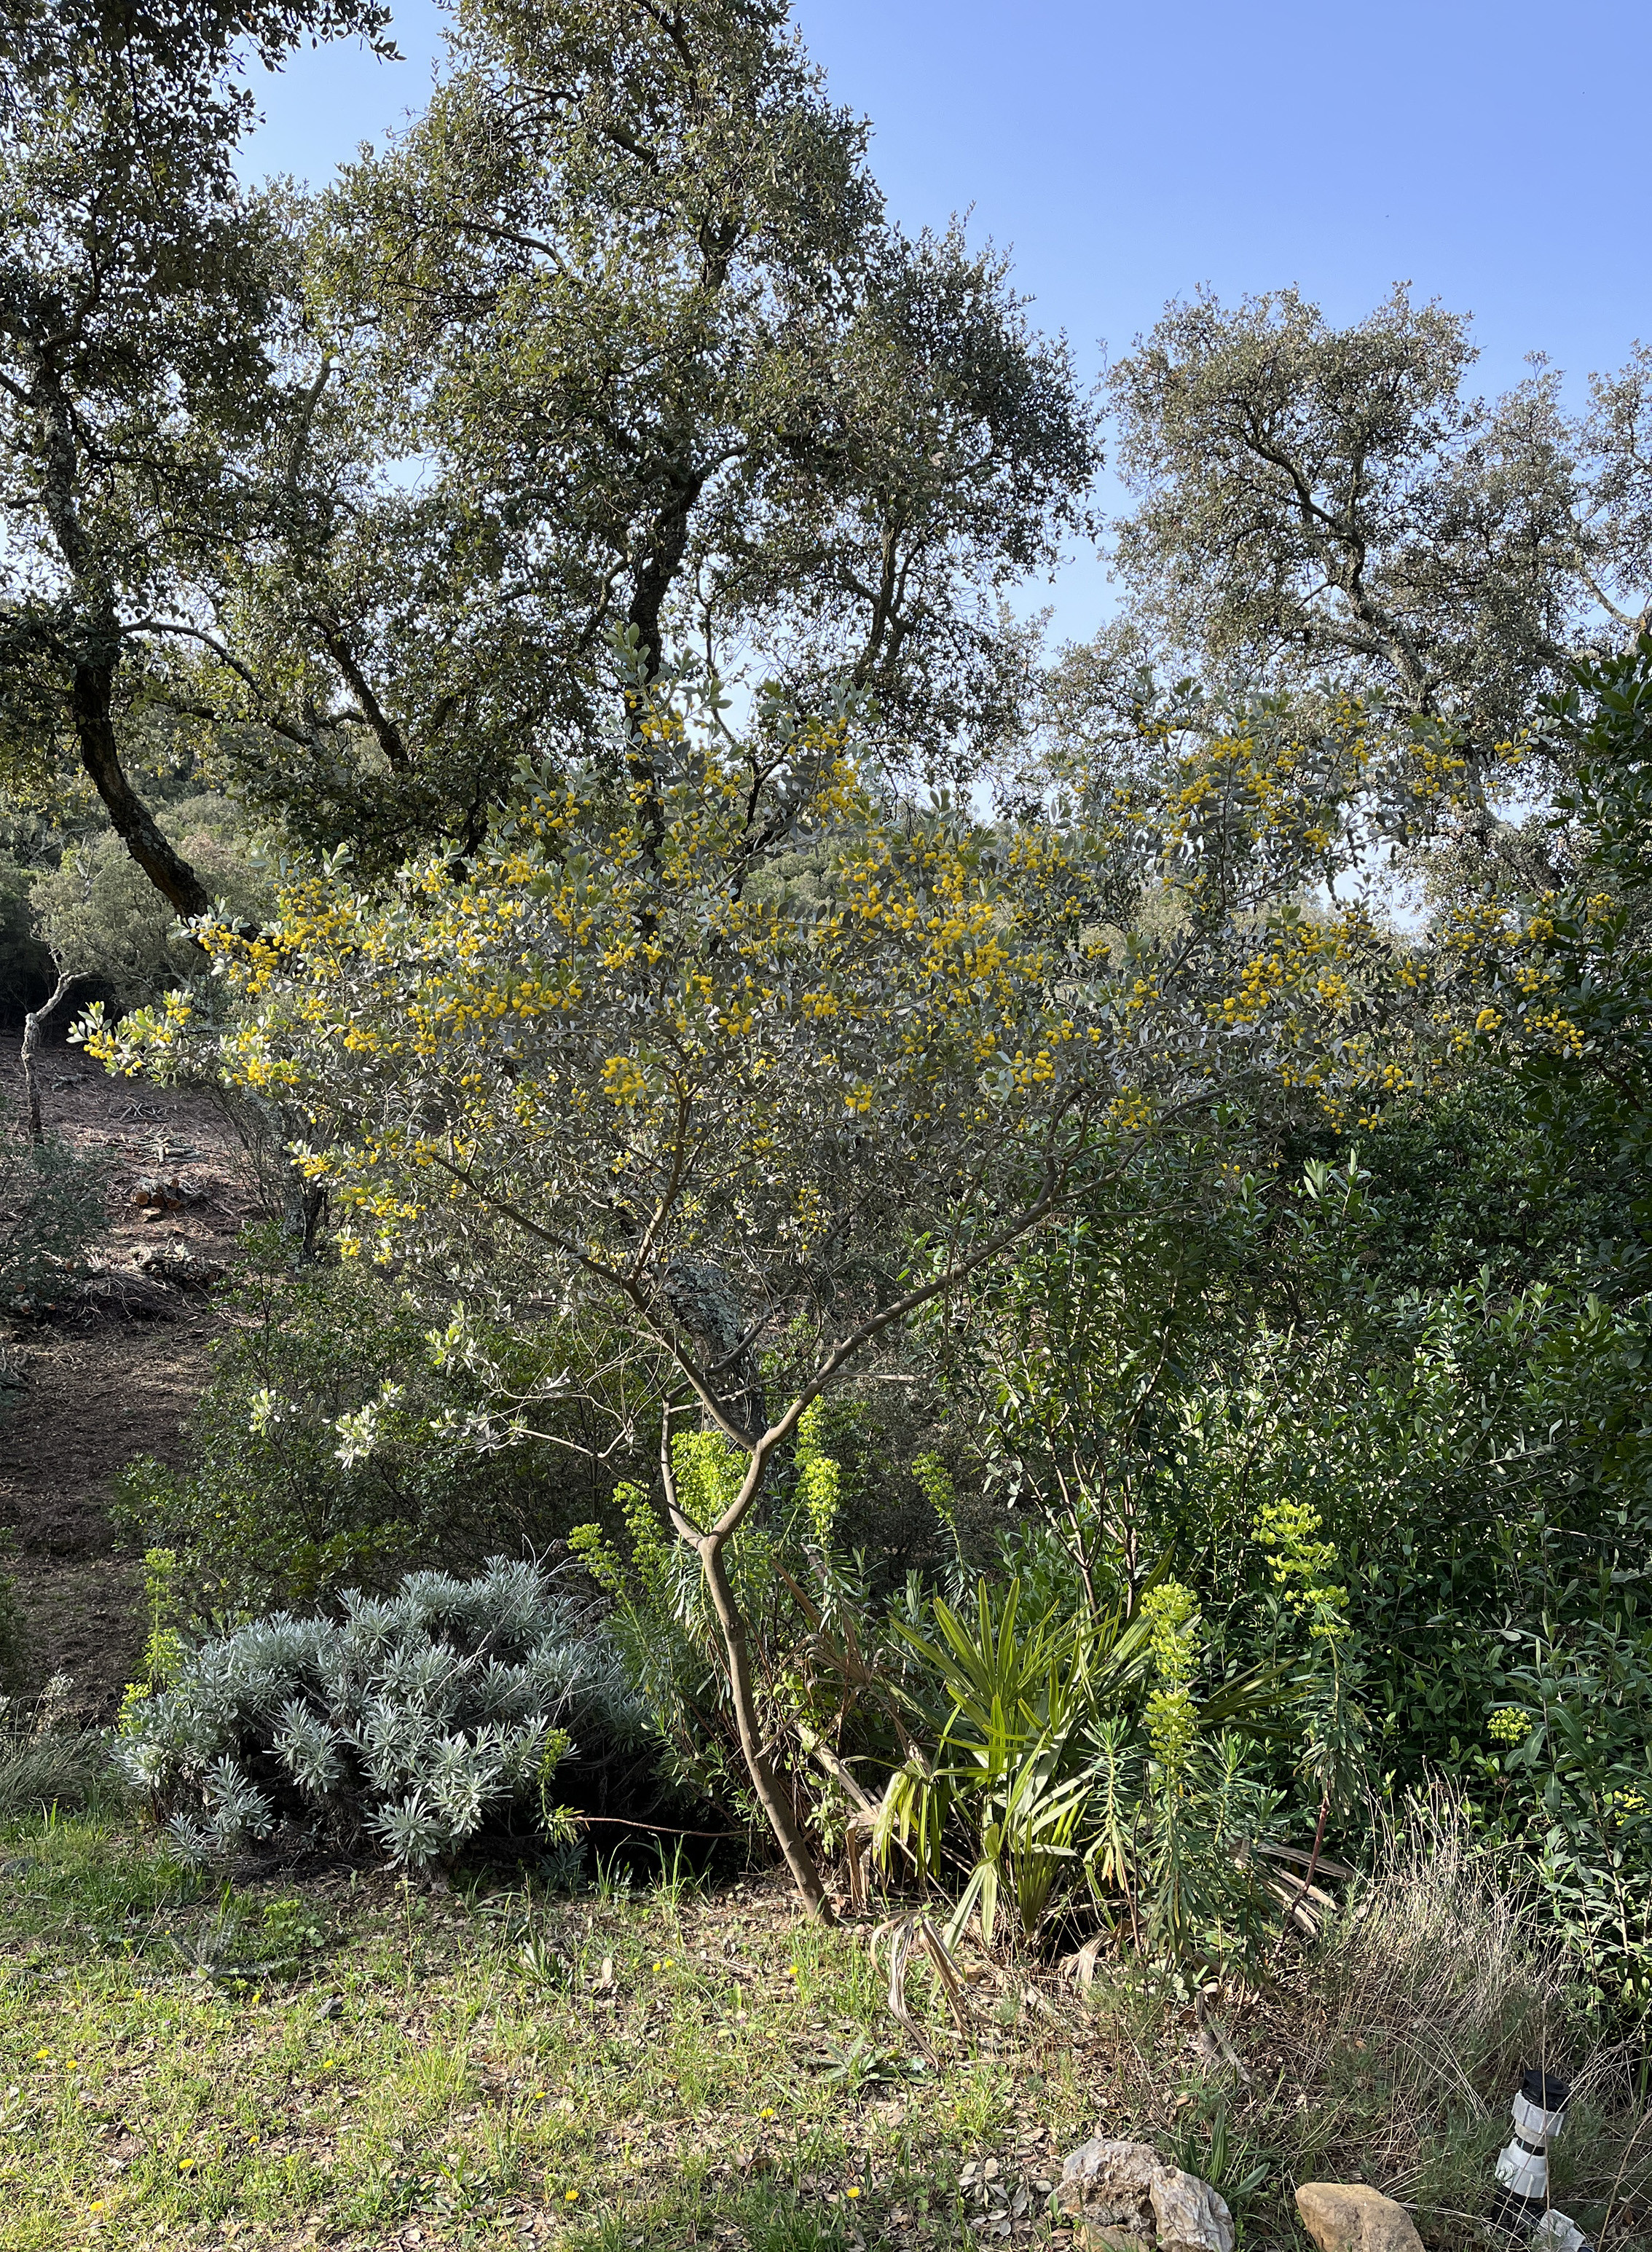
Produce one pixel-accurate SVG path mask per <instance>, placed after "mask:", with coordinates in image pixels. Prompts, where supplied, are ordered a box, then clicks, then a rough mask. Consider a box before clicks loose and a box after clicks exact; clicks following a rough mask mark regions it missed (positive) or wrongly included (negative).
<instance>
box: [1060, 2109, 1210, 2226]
mask: <svg viewBox="0 0 1652 2252" xmlns="http://www.w3.org/2000/svg"><path fill="white" fill-rule="evenodd" d="M1057 2203H1058V2204H1059V2207H1060V2208H1061V2210H1062V2211H1063V2212H1064V2213H1069V2214H1072V2218H1073V2220H1074V2221H1076V2222H1077V2223H1078V2224H1079V2234H1080V2235H1081V2237H1082V2240H1083V2242H1084V2244H1085V2246H1086V2252H1138V2248H1142V2252H1146V2248H1149V2247H1156V2248H1157V2252H1233V2245H1234V2234H1233V2220H1232V2214H1230V2213H1229V2212H1228V2209H1227V2207H1226V2206H1225V2204H1224V2203H1223V2202H1222V2200H1221V2199H1220V2198H1219V2197H1218V2195H1217V2193H1216V2192H1215V2191H1214V2190H1213V2189H1212V2188H1211V2186H1210V2184H1209V2183H1208V2182H1202V2181H1201V2180H1200V2179H1198V2176H1197V2174H1189V2173H1183V2171H1182V2169H1181V2168H1180V2166H1167V2165H1163V2163H1162V2162H1161V2160H1160V2158H1159V2155H1158V2153H1157V2151H1155V2150H1154V2149H1153V2148H1152V2147H1151V2145H1150V2144H1147V2143H1121V2142H1113V2141H1110V2140H1109V2139H1108V2138H1107V2137H1106V2136H1100V2135H1099V2136H1097V2137H1095V2138H1094V2139H1093V2141H1091V2142H1088V2143H1085V2144H1080V2146H1079V2149H1077V2150H1076V2151H1072V2153H1071V2154H1070V2156H1069V2157H1068V2158H1067V2160H1066V2163H1065V2165H1063V2167H1062V2169H1061V2186H1060V2189H1059V2192H1058V2193H1057Z"/></svg>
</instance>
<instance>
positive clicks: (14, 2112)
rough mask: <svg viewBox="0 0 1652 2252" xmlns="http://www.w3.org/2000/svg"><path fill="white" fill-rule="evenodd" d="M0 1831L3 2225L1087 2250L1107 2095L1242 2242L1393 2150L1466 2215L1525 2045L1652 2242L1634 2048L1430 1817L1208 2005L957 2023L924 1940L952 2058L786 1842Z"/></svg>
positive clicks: (1399, 2172) (979, 2016)
mask: <svg viewBox="0 0 1652 2252" xmlns="http://www.w3.org/2000/svg"><path fill="white" fill-rule="evenodd" d="M0 1838H3V1844H0V1915H3V1924H0V2087H3V2090H4V2094H3V2101H0V2252H47V2248H50V2249H51V2252H59V2248H62V2247H66V2246H72V2247H76V2248H79V2247H82V2246H86V2247H104V2246H108V2247H110V2248H120V2252H126V2248H128V2247H135V2248H144V2247H156V2248H161V2247H165V2248H169V2252H170V2248H175V2247H179V2246H185V2245H188V2246H212V2247H223V2248H232V2247H233V2248H238V2252H239V2248H254V2247H256V2248H266V2252H274V2248H286V2247H296V2246H306V2245H328V2246H335V2247H338V2248H360V2252H366V2248H368V2247H372V2248H374V2252H386V2248H389V2247H392V2246H396V2247H402V2246H407V2247H411V2246H413V2245H414V2244H417V2245H418V2246H419V2247H420V2252H424V2248H431V2247H441V2248H448V2247H460V2246H483V2245H489V2246H503V2245H524V2244H526V2245H533V2244H538V2243H542V2242H545V2241H547V2240H550V2239H554V2240H555V2241H556V2242H557V2243H558V2245H559V2248H560V2252H587V2248H589V2252H643V2248H648V2252H653V2248H659V2249H660V2252H676V2248H679V2247H681V2248H685V2252H686V2248H688V2247H690V2246H694V2247H707V2246H716V2247H724V2246H726V2247H730V2248H736V2247H738V2248H741V2252H746V2248H751V2252H872V2248H889V2252H934V2248H940V2247H943V2246H946V2247H963V2246H986V2247H993V2246H996V2245H998V2244H1000V2243H1009V2244H1010V2245H1011V2246H1015V2247H1019V2246H1023V2245H1028V2246H1039V2245H1057V2246H1059V2245H1063V2244H1065V2243H1067V2242H1070V2238H1069V2235H1068V2232H1067V2230H1066V2229H1065V2226H1064V2225H1063V2224H1062V2223H1061V2222H1060V2221H1059V2218H1058V2217H1057V2216H1055V2215H1053V2214H1052V2213H1051V2211H1050V2188H1051V2186H1052V2184H1053V2182H1054V2181H1055V2180H1056V2179H1058V2178H1059V2172H1060V2163H1061V2159H1062V2157H1063V2155H1064V2154H1065V2152H1066V2151H1069V2150H1071V2149H1072V2148H1073V2147H1074V2146H1075V2145H1076V2144H1078V2143H1079V2142H1080V2141H1082V2140H1083V2139H1084V2138H1085V2137H1086V2136H1087V2135H1089V2134H1091V2133H1093V2132H1094V2131H1095V2130H1096V2128H1097V2124H1098V2123H1102V2124H1103V2126H1104V2130H1105V2131H1107V2132H1108V2133H1112V2134H1117V2135H1122V2136H1133V2137H1141V2138H1142V2139H1144V2140H1147V2141H1149V2142H1151V2143H1153V2144H1154V2145H1155V2146H1156V2148H1157V2149H1158V2150H1159V2151H1161V2153H1162V2154H1163V2155H1164V2156H1165V2157H1166V2158H1172V2159H1174V2160H1176V2161H1177V2162H1178V2163H1180V2164H1183V2165H1187V2166H1189V2167H1190V2169H1191V2170H1192V2171H1194V2172H1199V2173H1202V2174H1204V2175H1205V2177H1206V2178H1207V2179H1213V2180H1215V2182H1216V2183H1217V2186H1218V2188H1220V2189H1222V2190H1223V2192H1224V2193H1225V2195H1226V2196H1227V2197H1228V2198H1229V2200H1230V2202H1231V2203H1232V2205H1233V2207H1234V2209H1235V2212H1236V2215H1237V2217H1238V2219H1239V2227H1240V2245H1241V2248H1242V2252H1301V2248H1302V2247H1303V2246H1304V2244H1305V2239H1304V2238H1303V2237H1302V2236H1301V2234H1300V2232H1299V2230H1298V2228H1297V2226H1296V2222H1295V2215H1294V2212H1293V2209H1292V2203H1291V2193H1292V2189H1293V2187H1294V2185H1295V2182H1296V2181H1297V2180H1299V2179H1330V2180H1338V2179H1340V2180H1349V2179H1366V2180H1370V2181H1372V2182H1374V2183H1376V2184H1377V2185H1378V2186H1381V2187H1385V2188H1388V2189H1390V2190H1391V2191H1392V2193H1395V2194H1398V2195H1399V2196H1401V2197H1403V2198H1404V2199H1406V2200H1407V2201H1408V2202H1409V2203H1411V2204H1412V2205H1413V2207H1414V2208H1415V2210H1416V2213H1417V2218H1418V2221H1419V2226H1420V2227H1421V2228H1422V2232H1423V2235H1424V2237H1425V2240H1426V2242H1427V2243H1428V2244H1430V2245H1431V2246H1434V2247H1440V2248H1459V2247H1463V2246H1467V2245H1468V2244H1471V2243H1473V2242H1475V2241H1476V2236H1475V2224H1474V2221H1473V2219H1472V2216H1473V2214H1475V2212H1477V2211H1479V2210H1482V2209H1483V2202H1484V2197H1485V2193H1486V2190H1487V2187H1488V2186H1489V2165H1490V2160H1491V2156H1492V2153H1493V2152H1494V2151H1495V2149H1496V2145H1497V2144H1498V2143H1499V2142H1500V2141H1501V2140H1502V2139H1503V2132H1504V2131H1505V2130H1504V2129H1503V2124H1502V2122H1503V2120H1505V2119H1506V2117H1507V2110H1506V2106H1507V2098H1508V2093H1509V2091H1510V2089H1512V2085H1513V2081H1514V2079H1515V2078H1517V2074H1518V2066H1519V2061H1520V2060H1521V2059H1522V2058H1523V2057H1524V2056H1525V2055H1526V2054H1527V2053H1528V2052H1531V2054H1547V2055H1550V2056H1551V2058H1553V2059H1555V2060H1557V2061H1559V2062H1560V2063H1561V2064H1562V2067H1563V2068H1566V2069H1572V2068H1574V2066H1578V2065H1581V2066H1582V2067H1583V2068H1584V2072H1585V2075H1586V2086H1585V2087H1582V2088H1580V2089H1579V2103H1578V2104H1577V2105H1576V2106H1575V2107H1574V2109H1575V2111H1576V2115H1577V2116H1576V2127H1575V2131H1574V2130H1572V2128H1570V2127H1569V2129H1568V2136H1567V2141H1568V2144H1569V2145H1570V2148H1569V2150H1568V2151H1567V2153H1566V2156H1565V2165H1564V2166H1563V2167H1562V2169H1561V2171H1560V2173H1559V2175H1558V2179H1559V2180H1560V2182H1561V2183H1562V2186H1563V2187H1564V2189H1565V2194H1566V2201H1567V2202H1568V2203H1569V2204H1570V2207H1571V2209H1572V2211H1573V2212H1574V2214H1576V2215H1577V2217H1578V2218H1579V2220H1582V2221H1586V2223H1591V2224H1594V2225H1598V2223H1599V2221H1600V2219H1601V2218H1603V2217H1605V2215H1606V2214H1607V2212H1608V2211H1609V2212H1610V2213H1611V2214H1613V2215H1614V2223H1613V2226H1614V2238H1613V2242H1614V2252H1627V2248H1628V2247H1630V2246H1635V2247H1641V2246H1643V2245H1644V2244H1645V2243H1646V2241H1647V2240H1646V2236H1645V2235H1644V2234H1643V2220H1642V2216H1643V2215H1644V2214H1645V2213H1646V2212H1647V2210H1648V2208H1649V2207H1652V2128H1649V2122H1648V2116H1647V2112H1646V2110H1645V2105H1644V2090H1643V2089H1642V2087H1641V2086H1640V2078H1639V2077H1637V2076H1636V2075H1635V2071H1634V2068H1633V2066H1634V2054H1638V2052H1637V2051H1635V2050H1634V2047H1633V2045H1630V2046H1628V2047H1624V2046H1621V2045H1620V2046H1614V2045H1613V2044H1612V2043H1611V2042H1609V2041H1608V2042H1602V2041H1601V2040H1600V2039H1599V2037H1598V2035H1597V2034H1593V2033H1591V2032H1590V2030H1589V2028H1588V2026H1586V2024H1584V2023H1582V2022H1581V2021H1579V2019H1577V2018H1576V2016H1575V2013H1574V2012H1573V2011H1572V2005H1570V2003H1569V2002H1568V2000H1567V1998H1566V1992H1565V1988H1564V1985H1563V1984H1562V1983H1560V1982H1559V1981H1558V1973H1557V1972H1556V1971H1554V1970H1553V1968H1552V1967H1548V1968H1545V1965H1544V1959H1543V1958H1542V1957H1540V1956H1534V1955H1532V1954H1531V1952H1530V1950H1529V1948H1528V1945H1527V1942H1526V1940H1525V1938H1524V1937H1523V1931H1524V1923H1523V1922H1522V1917H1521V1915H1520V1912H1519V1910H1518V1908H1511V1907H1510V1906H1509V1905H1508V1904H1507V1903H1506V1902H1502V1901H1500V1899H1499V1896H1498V1895H1497V1894H1496V1892H1495V1890H1493V1891H1488V1890H1487V1889H1486V1887H1485V1886H1484V1885H1483V1883H1482V1882H1481V1881H1480V1880H1478V1879H1477V1878H1476V1877H1475V1870H1474V1866H1473V1865H1468V1864H1466V1865H1464V1866H1463V1867H1461V1868H1459V1867H1456V1866H1447V1860H1446V1859H1444V1858H1443V1857H1442V1856H1440V1855H1439V1854H1436V1855H1434V1856H1433V1858H1432V1859H1428V1858H1426V1857H1425V1859H1424V1860H1423V1861H1422V1862H1420V1863H1419V1864H1418V1865H1417V1866H1401V1865H1399V1864H1396V1866H1395V1867H1394V1868H1393V1869H1392V1871H1391V1872H1390V1873H1389V1874H1388V1876H1387V1877H1386V1878H1385V1879H1383V1880H1381V1882H1380V1883H1378V1885H1377V1886H1376V1887H1375V1889H1374V1890H1373V1891H1372V1892H1371V1894H1369V1895H1368V1897H1367V1900H1366V1902H1365V1907H1364V1914H1363V1915H1361V1916H1360V1917H1358V1918H1356V1919H1351V1920H1350V1922H1349V1923H1348V1925H1347V1928H1346V1930H1345V1932H1344V1933H1343V1936H1341V1937H1339V1938H1336V1939H1335V1940H1334V1941H1333V1942H1331V1943H1328V1944H1327V1946H1326V1947H1325V1948H1323V1949H1322V1950H1321V1951H1320V1953H1319V1955H1318V1956H1316V1957H1308V1958H1304V1959H1302V1960H1300V1961H1297V1962H1295V1963H1288V1964H1286V1966H1285V1967H1284V1970H1283V1973H1282V1975H1281V1978H1280V1979H1279V1980H1278V1981H1277V1982H1276V1981H1274V1980H1273V1979H1272V1978H1268V1979H1265V1980H1264V1981H1262V1982H1261V1983H1260V1984H1256V1985H1254V1986H1252V1987H1243V1986H1237V1985H1236V1986H1233V1987H1230V1988H1228V1989H1225V1990H1224V1991H1222V1992H1221V1993H1219V1994H1215V1993H1212V1994H1210V1995H1207V1996H1205V1997H1204V1998H1201V1999H1200V2001H1199V2002H1198V2003H1197V2005H1196V2004H1195V2002H1194V2000H1193V1999H1192V1998H1190V1997H1189V1996H1188V1995H1187V1993H1186V1992H1185V1991H1178V1990H1177V1986H1176V1984H1174V1983H1173V1982H1168V1981H1160V1982H1158V1984H1155V1983H1154V1981H1153V1980H1152V1979H1151V1978H1149V1977H1143V1976H1142V1974H1139V1973H1136V1974H1130V1975H1127V1974H1126V1972H1125V1971H1123V1970H1122V1969H1119V1968H1114V1970H1113V1971H1110V1972H1108V1971H1107V1970H1106V1968H1105V1966H1104V1971H1103V1975H1101V1976H1100V1977H1098V1979H1097V1981H1096V1984H1095V1986H1094V1987H1093V1989H1092V1991H1090V1993H1089V1994H1088V1995H1087V1996H1080V1995H1079V1994H1078V1993H1077V1992H1076V1991H1074V1990H1073V1989H1072V1988H1071V1987H1069V1986H1067V1985H1065V1984H1063V1983H1062V1982H1061V1981H1060V1980H1059V1978H1057V1977H1055V1976H1054V1974H1053V1972H1052V1971H1051V1969H1050V1968H1049V1966H1047V1965H1046V1966H1044V1967H1043V1968H1042V1969H1038V1970H1037V1971H1032V1972H1030V1971H1028V1970H1027V1969H1026V1968H1025V1967H1024V1966H1017V1964H1013V1963H1010V1962H1007V1961H1003V1960H998V1961H989V1960H985V1959H983V1960H982V1961H979V1962H977V1963H975V1964H972V1965H970V1966H969V1967H970V1969H971V1971H972V1972H973V1974H974V1982H973V1984H972V1987H971V1991H970V1999H969V2026H968V2031H967V2033H966V2034H965V2035H964V2036H963V2037H962V2038H959V2037H958V2036H957V2035H955V2034H954V2033H953V2032H952V2031H951V2030H950V2026H949V2023H948V2021H947V2019H945V2017H944V2015H943V2013H942V2012H941V2005H940V1999H939V1997H938V1996H936V1995H935V1994H934V1992H933V1991H931V1990H930V1989H929V1987H928V1984H927V1973H919V1974H916V1975H914V1977H913V1982H912V1984H911V1987H910V1990H909V1991H910V1998H911V2001H912V2004H913V2009H914V2011H915V2012H916V2014H917V2015H918V2017H919V2019H920V2021H921V2022H922V2023H923V2024H924V2026H925V2028H926V2035H927V2047H928V2049H929V2052H930V2054H925V2053H924V2051H923V2049H922V2048H920V2047H919V2045H917V2044H915V2043H914V2042H913V2040H911V2039H910V2037H908V2036H907V2035H906V2034H904V2033H902V2031H901V2029H900V2027H899V2026H898V2025H897V2024H896V2022H895V2020H894V2019H893V2018H892V2015H891V2014H890V2012H889V2009H888V2007H887V2003H886V2000H885V1975H886V1974H885V1972H883V1971H879V1970H878V1968H877V1967H876V1966H875V1965H874V1964H873V1961H872V1959H871V1949H870V1947H869V1944H868V1942H869V1939H870V1937H871V1927H870V1926H868V1925H866V1924H861V1925H858V1926H849V1927H845V1928H843V1929H834V1930H823V1929H819V1928H817V1927H814V1926H811V1925H809V1924H807V1923H804V1922H802V1921H801V1920H800V1918H799V1916H798V1915H797V1912H796V1910H795V1907H794V1905H793V1903H792V1901H791V1899H790V1896H789V1894H788V1892H787V1891H786V1889H785V1887H784V1886H783V1885H782V1884H781V1882H780V1881H779V1880H777V1879H771V1878H767V1877H763V1878H756V1879H753V1880H748V1881H747V1882H746V1883H745V1884H742V1885H739V1886H725V1887H720V1888H718V1889H717V1890H715V1891H712V1892H709V1893H702V1892H699V1891H698V1890H696V1889H695V1888H694V1887H691V1886H685V1885H683V1884H681V1883H670V1882H666V1883H661V1884H656V1885H655V1886H653V1887H649V1888H647V1889H642V1890H638V1891H635V1892H633V1891H630V1890H628V1889H627V1888H626V1887H623V1886H616V1885H614V1884H613V1883H607V1884H602V1885H600V1886H598V1887H595V1888H594V1889H593V1890H588V1891H587V1892H584V1893H582V1894H579V1895H578V1896H576V1897H573V1898H568V1897H565V1896H553V1895H548V1894H536V1893H534V1892H531V1891H529V1890H524V1889H521V1888H517V1889H511V1888H510V1887H509V1886H508V1885H506V1884H504V1883H503V1882H499V1881H494V1882H492V1883H491V1884H490V1885H488V1886H478V1887H475V1888H474V1889H469V1890H463V1891H454V1890H449V1889H447V1888H446V1887H437V1888H431V1887H423V1886H420V1885H417V1884H413V1885H409V1884H406V1883H402V1882H399V1881H398V1880H396V1879H394V1878H392V1877H391V1876H389V1875H387V1874H386V1873H384V1872H382V1871H378V1870H374V1871H365V1872H364V1871H351V1870H350V1869H348V1868H342V1869H341V1868H337V1867H334V1868H322V1869H320V1870H319V1871H318V1872H316V1873H308V1874H306V1875H304V1876H303V1877H302V1879H301V1878H300V1877H298V1876H297V1875H295V1873H293V1872H292V1871H291V1870H289V1871H288V1873H286V1874H285V1875H281V1874H276V1875H272V1876H270V1877H269V1878H267V1879H265V1880H258V1881H246V1882H241V1883H237V1884H235V1885H234V1886H227V1885H226V1884H224V1883H223V1882H222V1881H221V1880H219V1881H205V1880H196V1879H192V1878H189V1877H186V1876H184V1875H182V1874H181V1873H179V1872H178V1871H177V1868H176V1866H173V1865H171V1864H170V1863H169V1861H168V1860H167V1859H165V1858H164V1857H163V1854H162V1853H161V1852H159V1851H158V1850H157V1848H156V1844H155V1841H154V1839H153V1838H152V1837H151V1836H150V1835H149V1834H148V1833H145V1832H143V1831H139V1830H137V1829H135V1827H134V1826H133V1825H132V1824H131V1822H130V1821H129V1820H125V1819H122V1818H111V1817H99V1816H96V1815H86V1816H81V1817H76V1818H72V1819H57V1818H47V1819H45V1820H43V1821H42V1820H36V1821H34V1822H32V1823H30V1824H24V1825H15V1824H14V1825H11V1826H10V1828H8V1829H7V1830H6V1831H3V1832H0ZM1373 1935H1374V1936H1373ZM1030 1979H1031V1980H1032V1982H1033V1984H1032V1988H1031V1990H1030V1983H1029V1982H1030ZM1030 1991H1031V1998H1030ZM1201 2015H1202V2016H1203V2017H1204V2018H1205V2019H1208V2020H1210V2021H1211V2023H1212V2024H1213V2025H1214V2026H1215V2028H1216V2030H1217V2032H1218V2033H1219V2035H1220V2042H1218V2048H1219V2047H1221V2046H1222V2045H1223V2044H1225V2045H1226V2058H1227V2060H1228V2061H1221V2060H1220V2059H1219V2058H1218V2059H1217V2060H1216V2061H1212V2054H1211V2044H1210V2040H1209V2037H1208V2033H1201V2029H1200V2022H1199V2021H1200V2017H1201ZM1551 2043H1558V2044H1562V2046H1561V2047H1558V2048H1552V2049H1551V2047H1549V2046H1548V2045H1549V2044H1551ZM1534 2044H1536V2046H1535V2047H1534ZM1201 2047H1203V2050H1204V2054H1203V2055H1201V2054H1200V2050H1201ZM1640 2077H1644V2075H1640ZM415 2232H417V2233H416V2235H415Z"/></svg>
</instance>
